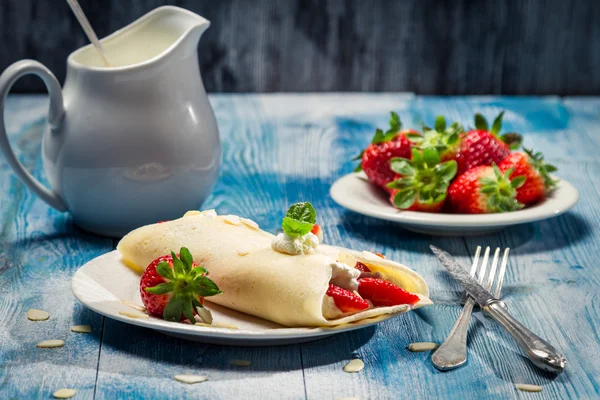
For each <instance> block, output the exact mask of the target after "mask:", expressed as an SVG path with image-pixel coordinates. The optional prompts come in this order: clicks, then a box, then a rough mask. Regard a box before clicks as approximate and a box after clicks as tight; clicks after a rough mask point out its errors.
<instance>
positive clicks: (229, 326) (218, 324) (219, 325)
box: [214, 322, 238, 329]
mask: <svg viewBox="0 0 600 400" xmlns="http://www.w3.org/2000/svg"><path fill="white" fill-rule="evenodd" d="M214 326H216V327H217V328H227V329H238V327H237V326H235V325H229V324H224V323H222V322H219V323H216V324H215V325H214Z"/></svg>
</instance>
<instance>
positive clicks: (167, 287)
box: [146, 268, 175, 294]
mask: <svg viewBox="0 0 600 400" xmlns="http://www.w3.org/2000/svg"><path fill="white" fill-rule="evenodd" d="M169 269H171V268H169ZM173 289H175V284H173V283H172V282H168V283H161V284H158V285H156V286H154V287H149V288H146V292H148V293H152V294H165V293H169V292H172V291H173Z"/></svg>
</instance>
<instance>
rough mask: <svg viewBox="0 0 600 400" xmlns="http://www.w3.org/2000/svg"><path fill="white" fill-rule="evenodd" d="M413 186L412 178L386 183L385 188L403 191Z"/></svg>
mask: <svg viewBox="0 0 600 400" xmlns="http://www.w3.org/2000/svg"><path fill="white" fill-rule="evenodd" d="M414 185H415V182H414V181H413V179H412V178H402V179H398V180H395V181H393V182H390V183H388V184H387V185H386V186H387V187H388V188H390V189H397V190H404V189H408V188H411V187H413V186H414Z"/></svg>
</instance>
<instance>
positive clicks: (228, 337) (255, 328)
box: [71, 250, 400, 346]
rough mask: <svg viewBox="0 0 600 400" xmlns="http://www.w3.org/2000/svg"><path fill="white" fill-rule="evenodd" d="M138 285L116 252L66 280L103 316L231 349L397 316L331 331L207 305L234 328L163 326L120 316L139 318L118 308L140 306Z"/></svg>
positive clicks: (216, 320)
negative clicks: (287, 325) (289, 325)
mask: <svg viewBox="0 0 600 400" xmlns="http://www.w3.org/2000/svg"><path fill="white" fill-rule="evenodd" d="M139 282H140V276H139V275H138V274H137V273H136V272H134V271H133V270H131V269H129V268H128V267H126V266H125V265H124V264H123V263H122V262H121V261H120V255H119V252H118V251H116V250H115V251H112V252H110V253H106V254H104V255H102V256H100V257H97V258H95V259H93V260H91V261H90V262H88V263H86V264H85V265H84V266H83V267H81V268H79V269H78V270H77V272H75V275H73V279H72V280H71V290H72V291H73V294H74V295H75V297H76V298H77V300H79V301H80V302H82V303H83V304H84V305H85V306H86V307H88V308H90V309H92V310H93V311H95V312H97V313H99V314H102V315H104V316H106V317H109V318H112V319H116V320H118V321H121V322H125V323H128V324H133V325H138V326H143V327H145V328H151V329H155V330H157V331H160V332H162V333H165V334H167V335H171V336H176V337H179V338H182V339H187V340H193V341H198V342H205V343H215V344H226V345H235V346H274V345H282V344H292V343H303V342H309V341H312V340H317V339H322V338H325V337H327V336H331V335H335V334H337V333H342V332H348V331H352V330H355V329H361V328H365V327H367V326H371V325H374V324H376V323H379V322H381V321H384V320H387V319H389V318H393V317H396V316H398V315H400V314H393V315H384V316H379V317H376V318H371V319H367V320H363V321H359V322H355V323H351V324H345V325H340V326H336V327H331V328H286V327H283V326H281V325H278V324H276V323H273V322H270V321H266V320H263V319H261V318H256V317H253V316H251V315H248V314H244V313H240V312H237V311H234V310H231V309H228V308H225V307H221V306H219V305H216V304H212V303H208V302H207V303H206V304H205V306H206V307H207V308H209V309H210V310H211V311H212V314H213V324H226V325H229V326H236V327H237V328H238V329H229V328H219V327H204V326H194V325H191V324H187V323H179V322H167V321H165V320H162V319H159V318H153V317H149V318H145V319H141V318H131V317H127V316H125V315H121V314H119V312H120V311H126V312H133V313H137V314H142V313H141V312H140V311H136V310H135V309H133V308H131V307H130V306H128V305H126V304H123V300H127V301H130V302H133V303H135V304H138V305H140V306H141V305H142V300H141V299H140V294H139Z"/></svg>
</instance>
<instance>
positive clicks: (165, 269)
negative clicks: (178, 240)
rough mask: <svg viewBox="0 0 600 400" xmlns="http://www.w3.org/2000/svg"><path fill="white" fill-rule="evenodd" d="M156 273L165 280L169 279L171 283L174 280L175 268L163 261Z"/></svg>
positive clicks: (157, 267)
mask: <svg viewBox="0 0 600 400" xmlns="http://www.w3.org/2000/svg"><path fill="white" fill-rule="evenodd" d="M156 272H157V273H158V274H159V275H160V276H162V277H163V278H165V279H168V280H170V281H172V280H173V278H174V276H173V268H171V266H170V265H169V263H167V262H164V261H162V262H160V263H158V265H157V266H156Z"/></svg>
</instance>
